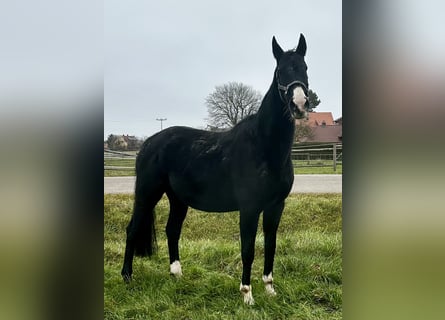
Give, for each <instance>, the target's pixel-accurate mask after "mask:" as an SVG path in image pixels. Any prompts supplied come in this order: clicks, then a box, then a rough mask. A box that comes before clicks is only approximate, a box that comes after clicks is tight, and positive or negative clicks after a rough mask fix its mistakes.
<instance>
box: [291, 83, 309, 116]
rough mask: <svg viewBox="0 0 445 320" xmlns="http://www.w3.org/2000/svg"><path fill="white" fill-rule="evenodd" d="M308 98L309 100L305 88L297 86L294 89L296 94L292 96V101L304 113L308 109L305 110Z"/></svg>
mask: <svg viewBox="0 0 445 320" xmlns="http://www.w3.org/2000/svg"><path fill="white" fill-rule="evenodd" d="M306 100H307V97H306V94H305V93H304V90H303V88H302V87H296V88H295V89H294V96H293V98H292V101H293V103H294V104H295V105H296V106H297V108H298V109H299V110H300V111H301V112H302V113H305V112H306V110H304V105H305V103H306Z"/></svg>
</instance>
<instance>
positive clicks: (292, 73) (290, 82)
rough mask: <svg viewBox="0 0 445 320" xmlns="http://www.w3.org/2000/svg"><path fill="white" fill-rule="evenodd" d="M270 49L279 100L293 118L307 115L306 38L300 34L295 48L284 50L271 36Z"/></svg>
mask: <svg viewBox="0 0 445 320" xmlns="http://www.w3.org/2000/svg"><path fill="white" fill-rule="evenodd" d="M272 51H273V55H274V57H275V59H276V60H277V68H276V69H275V78H276V81H277V85H278V91H279V94H280V98H281V100H282V101H283V102H284V104H285V105H286V106H287V108H289V112H290V114H291V115H292V116H293V117H294V118H296V119H301V118H305V117H307V110H308V107H309V100H308V90H309V84H308V78H307V65H306V62H305V61H304V56H305V55H306V39H305V38H304V36H303V35H302V34H300V40H299V42H298V46H297V48H296V49H295V50H290V51H286V52H284V51H283V49H281V47H280V45H279V44H278V43H277V40H275V37H273V38H272Z"/></svg>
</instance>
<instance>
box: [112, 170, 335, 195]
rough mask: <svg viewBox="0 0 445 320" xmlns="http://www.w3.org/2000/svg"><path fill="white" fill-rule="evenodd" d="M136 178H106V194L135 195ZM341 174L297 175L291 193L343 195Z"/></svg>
mask: <svg viewBox="0 0 445 320" xmlns="http://www.w3.org/2000/svg"><path fill="white" fill-rule="evenodd" d="M134 180H135V177H105V178H104V193H133V192H134ZM341 192H342V175H341V174H297V175H295V179H294V185H293V186H292V190H291V193H341Z"/></svg>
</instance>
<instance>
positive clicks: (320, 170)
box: [104, 159, 343, 177]
mask: <svg viewBox="0 0 445 320" xmlns="http://www.w3.org/2000/svg"><path fill="white" fill-rule="evenodd" d="M312 162H313V163H314V164H317V162H314V161H312ZM104 163H105V165H106V166H121V167H134V163H135V160H134V159H105V161H104ZM323 163H324V164H332V161H330V163H328V161H324V162H323ZM306 164H307V162H306V161H304V162H302V161H299V162H297V163H296V167H294V173H295V174H342V173H343V166H342V165H341V164H340V165H337V170H336V171H335V172H334V169H333V168H332V165H330V166H329V167H304V165H306ZM134 175H135V171H134V170H105V171H104V176H105V177H121V176H134Z"/></svg>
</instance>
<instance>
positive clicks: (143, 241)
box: [127, 201, 157, 257]
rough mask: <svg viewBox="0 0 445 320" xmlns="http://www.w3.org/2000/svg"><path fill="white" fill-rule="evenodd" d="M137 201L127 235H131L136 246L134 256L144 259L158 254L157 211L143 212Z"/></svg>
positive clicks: (152, 209)
mask: <svg viewBox="0 0 445 320" xmlns="http://www.w3.org/2000/svg"><path fill="white" fill-rule="evenodd" d="M143 211H144V210H142V208H141V207H138V205H137V203H136V201H135V208H134V213H133V217H132V218H131V221H130V223H129V225H128V227H127V235H130V234H131V238H132V240H133V245H134V254H135V255H136V256H140V257H144V256H151V255H153V254H154V253H156V249H157V242H156V228H155V210H154V208H151V209H150V210H148V211H145V212H143Z"/></svg>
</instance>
